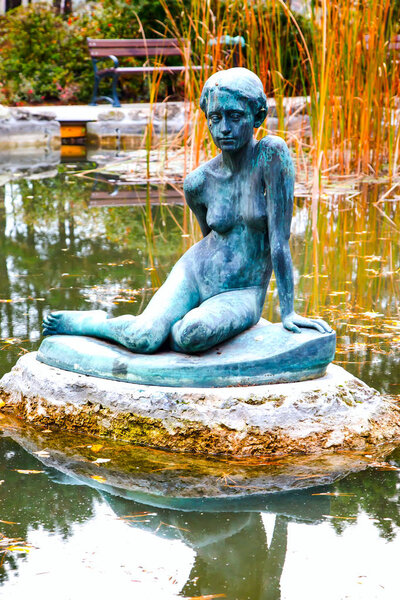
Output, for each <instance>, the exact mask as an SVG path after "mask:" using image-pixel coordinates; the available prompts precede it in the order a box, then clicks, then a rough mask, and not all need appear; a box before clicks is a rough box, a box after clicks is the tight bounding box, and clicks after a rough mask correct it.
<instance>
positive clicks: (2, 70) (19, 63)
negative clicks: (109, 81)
mask: <svg viewBox="0 0 400 600" xmlns="http://www.w3.org/2000/svg"><path fill="white" fill-rule="evenodd" d="M132 4H133V3H132ZM132 4H131V1H130V0H103V1H102V2H97V3H96V4H93V5H91V4H88V5H86V6H85V9H84V11H83V12H81V13H77V14H75V15H69V16H68V17H67V18H65V19H64V18H63V17H62V16H60V15H58V14H56V12H55V11H54V10H53V9H52V8H49V6H48V4H32V5H30V6H28V7H18V8H17V9H14V10H12V11H10V12H8V13H6V15H4V16H2V17H1V18H0V102H4V101H7V102H9V103H17V104H21V103H37V102H44V101H61V102H71V101H80V102H87V101H88V100H89V98H90V94H91V90H92V85H93V69H92V64H91V60H90V57H89V53H88V51H87V46H86V38H87V37H98V38H129V37H133V38H135V37H141V36H142V30H141V28H143V30H144V31H145V33H146V35H149V34H150V35H153V36H154V35H156V34H154V32H152V31H151V29H152V27H157V26H159V29H163V26H162V24H161V22H162V19H163V16H164V12H163V10H162V8H161V7H160V4H159V3H158V2H155V0H142V1H141V2H140V1H139V2H137V1H135V2H134V4H135V6H134V7H133V6H132ZM157 21H160V23H159V25H157ZM105 85H106V84H105ZM124 87H125V88H126V90H127V92H128V94H129V97H130V98H132V97H138V96H139V97H140V95H143V94H145V91H144V90H143V89H142V88H143V84H142V81H141V80H140V79H139V78H138V79H136V78H135V79H130V80H129V81H128V82H127V83H126V84H124Z"/></svg>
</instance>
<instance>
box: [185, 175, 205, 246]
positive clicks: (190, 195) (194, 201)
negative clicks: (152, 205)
mask: <svg viewBox="0 0 400 600" xmlns="http://www.w3.org/2000/svg"><path fill="white" fill-rule="evenodd" d="M204 188H205V174H204V173H203V171H202V168H201V167H200V168H198V169H196V170H195V171H192V173H190V174H189V175H188V176H187V177H186V179H185V181H184V183H183V191H184V193H185V198H186V202H187V203H188V206H189V208H190V209H191V210H192V211H193V213H194V215H195V217H196V219H197V221H198V223H199V225H200V229H201V233H202V234H203V236H204V237H205V236H206V235H208V234H209V233H210V231H211V229H210V228H209V226H208V224H207V207H206V205H205V203H204V199H203V192H204Z"/></svg>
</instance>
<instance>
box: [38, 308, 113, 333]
mask: <svg viewBox="0 0 400 600" xmlns="http://www.w3.org/2000/svg"><path fill="white" fill-rule="evenodd" d="M106 320H107V313H106V312H104V310H60V311H57V312H52V313H50V314H49V315H47V317H45V318H44V319H43V335H57V334H58V335H63V334H67V335H94V336H95V335H98V332H99V326H101V325H102V324H103V323H104V321H106Z"/></svg>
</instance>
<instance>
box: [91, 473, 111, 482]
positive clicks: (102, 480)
mask: <svg viewBox="0 0 400 600" xmlns="http://www.w3.org/2000/svg"><path fill="white" fill-rule="evenodd" d="M90 478H91V479H94V480H95V481H98V482H99V483H105V482H106V481H107V479H105V478H104V477H102V476H101V475H91V476H90Z"/></svg>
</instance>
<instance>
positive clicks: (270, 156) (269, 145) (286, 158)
mask: <svg viewBox="0 0 400 600" xmlns="http://www.w3.org/2000/svg"><path fill="white" fill-rule="evenodd" d="M258 150H259V158H260V159H261V160H262V162H263V163H264V165H265V166H266V167H267V166H268V165H269V164H270V163H272V161H273V162H274V163H275V164H276V161H277V160H278V161H279V164H280V167H281V168H282V169H283V170H284V171H287V172H288V174H289V173H290V174H291V175H294V167H293V161H292V156H291V153H290V150H289V148H288V146H287V144H286V142H285V140H283V139H282V138H281V137H279V136H278V135H266V136H265V137H263V138H262V139H261V140H260V141H259V142H258Z"/></svg>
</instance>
